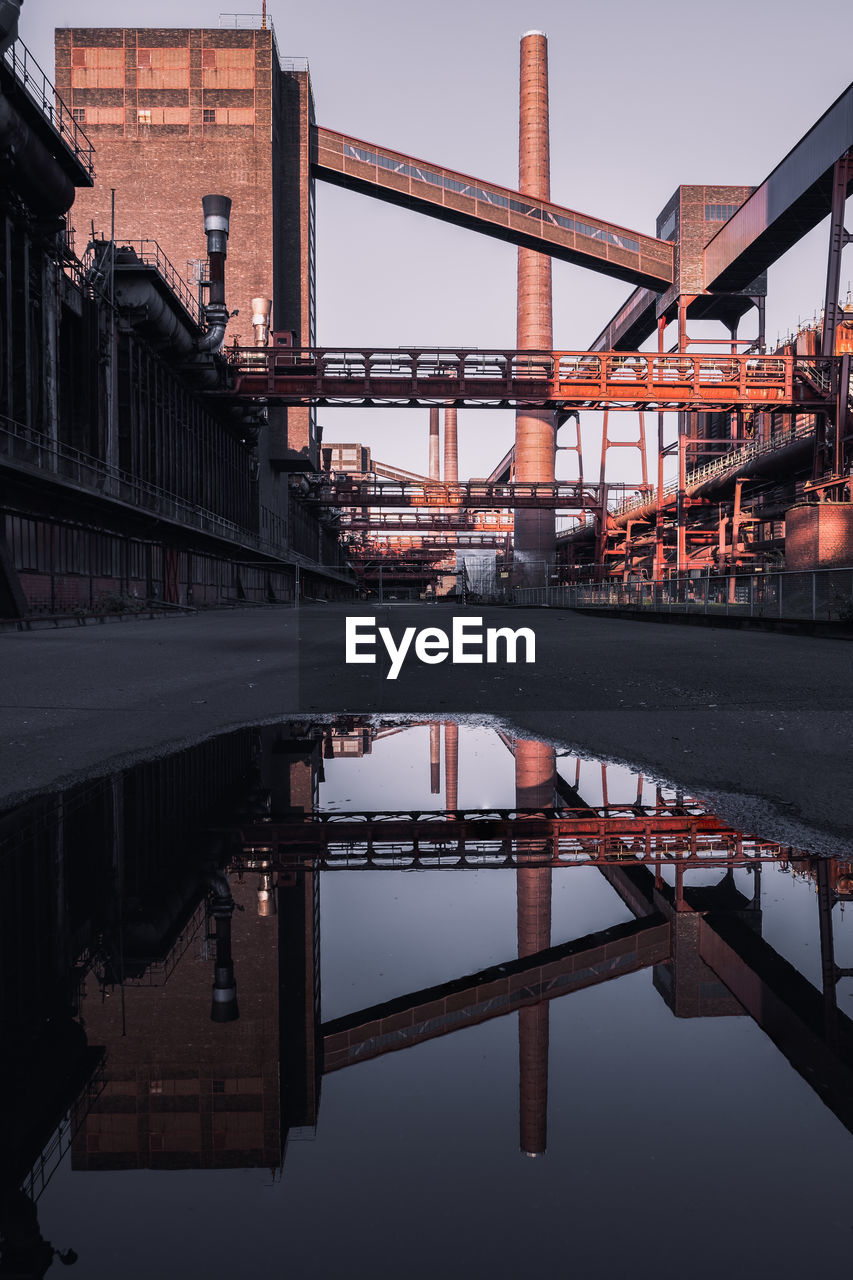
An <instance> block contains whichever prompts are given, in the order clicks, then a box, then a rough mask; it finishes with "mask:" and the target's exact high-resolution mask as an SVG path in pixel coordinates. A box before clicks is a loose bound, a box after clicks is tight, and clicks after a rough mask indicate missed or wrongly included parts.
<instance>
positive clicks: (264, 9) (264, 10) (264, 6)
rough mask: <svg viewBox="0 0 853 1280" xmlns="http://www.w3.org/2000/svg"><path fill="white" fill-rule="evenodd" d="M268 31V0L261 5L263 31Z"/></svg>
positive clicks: (264, 0)
mask: <svg viewBox="0 0 853 1280" xmlns="http://www.w3.org/2000/svg"><path fill="white" fill-rule="evenodd" d="M266 29H267V0H263V3H262V5H261V30H262V31H266Z"/></svg>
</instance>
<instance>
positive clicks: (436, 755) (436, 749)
mask: <svg viewBox="0 0 853 1280" xmlns="http://www.w3.org/2000/svg"><path fill="white" fill-rule="evenodd" d="M436 412H438V410H436ZM440 753H441V725H440V724H439V723H438V721H437V720H433V721H432V722H431V724H430V726H429V790H430V795H433V796H437V795H438V794H439V792H440V791H441V754H440Z"/></svg>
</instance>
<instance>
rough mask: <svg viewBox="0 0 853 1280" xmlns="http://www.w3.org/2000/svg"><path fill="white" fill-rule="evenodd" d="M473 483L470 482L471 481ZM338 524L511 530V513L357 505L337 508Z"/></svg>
mask: <svg viewBox="0 0 853 1280" xmlns="http://www.w3.org/2000/svg"><path fill="white" fill-rule="evenodd" d="M472 483H474V482H472ZM340 527H341V529H342V530H345V531H347V532H349V531H353V532H362V531H366V532H369V533H373V534H380V533H381V534H383V535H386V534H387V535H389V536H390V535H399V536H402V537H404V536H405V535H406V534H411V535H412V536H413V537H417V536H418V535H420V534H422V533H457V534H458V533H470V534H482V533H489V534H496V533H503V534H507V533H512V515H511V514H510V513H509V512H504V511H495V512H492V511H484V512H482V513H480V512H477V511H473V510H463V511H453V512H451V511H415V512H412V514H402V513H401V512H399V511H372V510H370V511H359V510H358V509H357V508H354V509H345V510H343V511H342V512H341V519H340Z"/></svg>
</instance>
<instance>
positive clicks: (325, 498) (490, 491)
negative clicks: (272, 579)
mask: <svg viewBox="0 0 853 1280" xmlns="http://www.w3.org/2000/svg"><path fill="white" fill-rule="evenodd" d="M303 478H304V479H305V482H306V484H308V485H309V491H308V493H307V494H306V495H305V496H304V500H305V502H306V503H309V502H313V503H317V504H319V505H320V506H325V507H359V508H362V507H363V508H368V507H418V508H430V507H437V508H447V507H450V508H455V509H457V510H459V509H467V508H470V509H480V510H486V511H490V510H494V509H495V508H499V507H515V508H519V507H529V508H536V507H542V508H546V509H549V508H550V509H554V508H557V509H567V510H568V509H571V510H587V509H588V510H596V509H597V508H598V506H599V504H600V501H601V498H600V492H601V490H600V486H599V485H597V484H578V483H576V482H574V481H570V482H568V483H563V482H561V481H555V482H554V483H553V484H524V483H522V482H521V481H514V482H513V483H512V484H488V483H487V482H486V481H485V480H469V481H467V483H465V484H429V483H427V484H389V483H383V482H382V481H381V480H377V479H360V480H359V479H351V478H349V477H341V478H340V479H339V478H337V477H335V478H332V479H329V478H328V477H327V476H324V475H318V476H308V477H300V483H301V481H302V479H303ZM610 488H612V489H613V491H614V492H619V491H620V490H621V491H625V490H628V489H630V490H631V491H633V488H634V486H632V485H621V486H620V485H612V486H610ZM442 514H443V513H442Z"/></svg>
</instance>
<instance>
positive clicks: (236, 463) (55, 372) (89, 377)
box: [0, 31, 353, 620]
mask: <svg viewBox="0 0 853 1280" xmlns="http://www.w3.org/2000/svg"><path fill="white" fill-rule="evenodd" d="M70 34H71V33H59V36H58V48H59V53H60V57H59V61H58V75H57V79H58V81H59V84H60V86H61V88H57V89H54V86H53V85H52V84H51V82H50V81H49V80H48V78H47V77H46V76H45V75H44V74H43V73H42V72H41V69H40V68H39V67H38V66H37V65H36V64H35V63H34V61H33V59H32V58H31V56H30V54H29V53H28V51H27V49H26V47H25V46H24V45H23V44H22V42H21V41H20V40H13V39H12V38H11V36H12V32H11V31H9V32H7V39H6V41H4V53H3V57H2V60H1V61H0V87H1V88H2V97H0V132H2V157H1V158H0V164H2V177H3V184H2V196H0V199H2V202H3V216H2V219H1V220H0V235H2V246H0V249H1V250H2V252H0V271H2V276H3V289H2V295H1V296H0V315H2V342H0V401H2V404H0V412H2V420H0V467H2V470H3V491H2V492H3V496H2V503H3V514H4V529H3V542H2V545H0V565H2V570H0V597H1V598H0V616H2V617H3V618H6V619H18V620H22V619H32V618H39V617H54V618H59V617H62V616H69V615H70V616H76V617H78V618H80V619H84V618H85V617H86V616H88V615H100V616H104V615H105V614H109V613H122V612H124V613H129V612H134V611H137V610H140V609H141V608H143V607H156V608H159V609H167V608H170V607H171V608H174V607H181V608H187V607H193V608H200V607H202V608H203V607H209V606H215V605H220V604H227V603H235V602H238V601H257V602H274V601H285V602H286V601H290V600H293V599H294V597H295V596H296V594H297V593H299V594H303V595H306V596H308V597H325V598H330V597H333V596H338V595H343V596H347V595H351V594H352V590H353V582H352V575H351V573H350V572H349V571H348V570H347V569H346V567H345V565H344V562H343V559H342V556H341V552H340V548H339V545H338V541H337V538H336V536H335V535H334V533H330V532H329V531H328V529H327V522H326V520H325V518H323V519H318V518H317V515H316V513H312V512H310V511H308V510H306V509H305V508H304V507H303V506H302V505H301V504H300V503H299V502H298V500H295V499H293V500H292V499H291V493H290V489H289V486H288V472H289V471H290V470H292V469H293V468H304V467H308V466H316V465H317V463H318V458H317V451H316V442H315V441H314V440H312V439H311V431H312V425H311V423H312V416H311V413H310V411H306V412H304V413H303V412H301V411H300V410H298V409H296V410H292V411H290V412H286V411H285V410H275V409H273V410H270V411H269V412H267V411H266V409H265V408H263V407H258V406H255V405H251V404H233V403H227V402H224V401H222V400H218V399H213V398H211V397H210V395H209V394H208V391H209V389H210V387H211V386H214V387H215V386H217V385H218V384H219V382H220V381H221V378H222V369H223V367H224V365H225V357H224V355H223V351H222V348H223V345H224V343H225V342H226V341H227V339H228V332H227V329H228V325H229V324H233V323H234V321H235V320H236V315H232V314H231V313H232V312H233V313H236V312H237V311H240V312H241V314H242V315H243V316H244V317H245V318H246V320H247V321H251V320H252V318H253V312H252V308H253V305H254V306H255V307H256V309H257V312H258V314H257V315H256V317H255V318H256V319H257V320H258V322H259V323H260V324H261V325H263V324H264V323H267V324H268V322H269V306H270V303H269V301H268V299H267V295H270V294H271V295H272V296H273V298H274V299H275V301H276V305H277V307H278V308H279V310H280V312H281V314H282V315H283V316H286V318H287V323H288V324H290V325H291V326H292V328H293V329H294V331H295V332H296V333H297V334H298V335H299V336H300V337H303V336H304V337H306V338H307V337H309V336H310V330H309V328H308V325H309V311H310V306H309V294H310V290H309V288H308V285H307V283H306V284H305V288H304V289H303V288H302V285H301V281H302V280H303V278H304V279H305V280H306V281H307V280H308V277H309V274H310V273H309V272H308V270H307V267H306V272H305V273H302V272H300V271H296V272H295V273H294V275H293V277H292V278H290V279H288V278H287V276H286V273H284V271H283V269H282V265H281V264H282V263H283V262H291V261H292V253H291V252H290V251H289V250H290V249H291V248H292V246H291V245H287V246H286V247H287V249H288V252H285V253H283V254H279V255H274V254H273V252H272V243H273V222H274V221H275V222H276V225H278V224H279V223H280V222H283V223H284V224H285V225H286V227H288V228H290V234H291V236H292V238H293V239H294V240H296V239H299V237H300V235H302V242H303V244H304V246H305V262H306V264H307V263H308V239H307V224H306V227H305V228H303V232H305V233H306V234H303V232H300V231H299V229H298V227H296V224H295V223H294V220H293V218H292V217H289V216H288V215H287V214H286V213H283V212H282V210H281V208H280V207H279V204H278V202H277V200H274V199H273V195H272V183H276V184H277V187H276V189H277V190H278V189H287V190H288V191H290V190H291V188H292V173H291V172H290V170H287V171H286V172H285V173H284V175H283V176H282V175H279V174H278V173H277V172H276V174H275V175H273V179H272V180H271V181H268V182H266V183H264V181H263V177H264V171H263V169H262V168H261V162H262V154H263V150H264V149H263V147H261V146H260V145H259V146H258V147H257V148H255V147H254V142H253V138H254V128H255V126H254V125H251V126H245V125H243V124H238V123H233V121H236V120H242V119H244V118H245V117H246V113H247V109H244V108H243V107H240V108H237V107H223V108H220V107H217V108H215V110H214V115H216V114H217V113H220V114H219V116H218V118H219V119H222V120H223V123H222V125H221V132H222V134H223V137H225V138H227V139H228V142H227V145H226V147H225V151H224V152H223V147H222V143H221V142H217V141H213V142H212V141H211V139H210V137H209V135H210V133H211V131H212V126H208V130H207V131H208V137H207V139H206V141H204V142H202V140H201V139H197V138H195V137H190V136H189V130H190V126H189V125H186V126H184V127H183V132H184V133H185V134H187V135H188V136H187V139H186V145H187V146H188V147H189V148H195V149H196V150H198V148H199V145H201V152H200V154H201V155H203V159H202V160H199V158H198V156H197V157H196V162H195V164H194V166H193V168H194V170H195V171H196V174H197V178H196V181H195V183H194V184H192V188H191V190H189V189H188V190H187V192H186V199H185V202H184V204H183V205H182V206H180V207H179V206H178V205H177V203H175V202H173V201H171V200H168V199H167V202H166V204H165V205H158V206H156V207H153V208H152V207H151V206H150V204H149V203H148V202H147V201H146V192H151V191H161V190H162V189H163V184H162V173H165V172H167V171H171V172H174V173H175V174H180V175H186V174H187V173H188V172H189V171H190V168H191V166H190V165H189V163H188V158H187V160H186V161H184V160H181V161H179V162H176V159H175V156H174V155H172V156H167V155H166V154H165V153H163V166H164V167H163V170H162V173H161V171H160V170H159V169H158V170H157V172H158V173H160V177H158V179H157V181H156V182H152V180H151V173H152V168H151V166H152V165H153V164H158V165H159V164H160V163H161V162H160V161H156V160H152V159H151V158H150V156H148V155H146V154H144V153H145V152H146V149H148V150H150V148H147V142H146V136H145V135H146V133H150V132H151V130H153V129H154V128H155V126H154V125H153V124H152V125H142V124H140V123H139V120H141V119H148V118H150V119H151V120H154V119H156V120H157V121H158V125H157V127H159V128H161V129H162V130H164V131H165V137H167V138H169V139H170V142H171V145H172V146H173V147H174V146H179V145H180V142H179V140H178V139H177V138H175V136H174V135H175V133H176V132H177V133H178V134H180V133H181V126H180V125H177V124H174V123H171V121H172V120H173V118H178V117H180V118H183V116H186V115H187V111H188V109H187V110H184V111H183V114H182V112H181V111H180V110H178V109H177V108H172V107H157V108H153V115H152V109H150V108H148V107H145V108H144V109H143V108H141V109H140V110H139V111H137V109H136V107H134V110H133V121H134V136H133V139H132V143H129V144H128V145H130V146H132V147H133V148H135V149H136V150H135V152H134V154H133V155H132V156H131V155H128V154H127V153H126V152H122V156H123V157H124V159H123V163H124V169H125V172H124V175H123V176H122V174H121V173H120V172H119V169H120V167H121V163H122V158H121V157H120V156H116V148H118V147H119V146H120V145H121V146H122V147H123V146H124V137H123V135H124V125H123V124H122V125H119V124H117V123H115V121H116V119H117V110H118V109H117V108H116V106H115V101H116V94H118V96H119V98H123V96H124V93H125V90H124V88H119V89H116V88H114V87H113V88H110V87H104V86H111V85H112V86H114V85H115V84H116V82H117V80H118V79H119V78H120V77H123V76H124V66H125V61H126V62H127V65H128V67H130V66H132V68H133V80H134V84H136V81H137V76H138V77H139V80H140V87H139V89H138V95H140V96H138V101H139V102H143V103H146V102H148V101H149V99H150V96H151V93H154V94H155V96H156V93H157V92H158V91H157V90H149V89H146V88H144V87H143V86H144V83H145V81H146V79H147V82H148V83H149V84H163V83H167V84H170V85H171V84H173V83H174V82H175V81H176V77H177V78H178V79H179V78H180V74H181V72H180V67H179V66H177V67H176V63H175V55H174V50H172V51H171V52H170V51H169V50H168V49H166V50H165V51H164V48H163V40H162V38H161V39H160V40H159V43H158V42H157V41H155V40H154V39H153V37H152V39H151V40H150V41H149V44H150V45H151V46H152V47H151V48H149V49H148V50H147V52H145V51H144V52H143V53H141V54H139V53H138V51H137V48H136V46H134V48H133V50H132V51H131V50H129V49H128V50H127V51H125V48H124V42H123V41H124V38H123V34H122V33H119V40H120V45H118V46H117V45H116V41H115V33H110V32H101V31H98V32H92V33H89V34H88V35H87V36H86V38H85V40H87V41H88V43H86V42H85V41H80V40H79V39H78V40H77V41H76V43H72V41H71V39H70ZM255 34H257V35H258V37H259V39H258V40H257V42H256V43H257V45H258V48H257V50H255V49H254V43H255V40H254V35H255ZM234 35H235V36H236V42H237V45H238V48H237V49H236V50H231V53H233V54H234V55H235V57H234V58H232V62H231V64H228V65H229V66H231V65H232V64H234V62H235V61H236V64H237V66H238V69H240V70H239V74H240V75H241V76H242V77H243V79H245V78H246V75H247V74H248V75H250V76H251V77H254V75H255V71H254V63H253V65H252V66H251V67H249V69H248V72H247V71H246V68H245V66H244V65H243V64H242V63H240V56H242V57H243V58H244V59H245V55H246V53H247V52H248V54H249V55H250V56H251V57H252V58H253V59H255V60H256V62H257V64H258V67H261V66H262V65H263V64H264V60H265V63H266V74H267V87H266V99H264V93H263V91H262V90H261V89H260V87H258V89H257V91H256V90H255V89H252V90H251V95H252V96H253V101H255V102H256V103H257V105H256V106H253V107H252V110H251V113H250V114H252V116H253V118H254V117H255V115H256V114H257V117H258V119H260V118H261V117H262V116H263V112H264V111H265V112H266V130H265V133H266V161H267V170H266V176H267V178H269V177H270V174H271V173H272V168H271V165H272V160H271V156H272V155H273V154H275V155H276V156H280V155H282V154H283V152H284V151H285V150H286V147H283V146H279V145H278V143H279V134H278V132H276V147H275V150H274V152H273V149H272V147H271V142H270V118H271V117H270V113H271V110H272V109H273V100H274V106H275V110H276V111H277V113H278V114H277V116H276V120H277V121H278V122H279V124H280V127H281V129H282V131H286V129H287V128H288V127H290V128H291V129H292V128H293V124H292V121H293V118H294V117H296V118H298V116H299V112H300V111H302V112H303V113H307V112H308V110H309V105H308V94H309V87H308V82H307V75H306V74H305V73H292V74H288V75H285V74H284V73H283V72H282V73H281V74H279V72H278V68H277V62H276V63H275V78H274V79H273V65H274V64H273V62H272V53H273V50H272V45H271V39H272V37H271V33H270V32H266V33H249V35H250V40H249V47H248V50H247V48H246V45H245V41H244V42H243V43H242V44H241V40H242V39H243V37H244V36H245V33H234ZM263 36H265V38H266V39H265V43H264V40H262V39H260V37H263ZM63 53H64V55H65V57H64V61H63V57H62V55H63ZM119 53H120V57H119ZM202 56H204V51H202V50H199V58H201V57H202ZM228 56H230V53H229V52H228V51H226V58H227V57H228ZM140 57H141V58H142V63H141V64H139V66H138V63H139V58H140ZM117 58H118V61H117ZM146 58H147V60H148V61H147V63H146ZM193 58H194V59H195V52H194V53H193ZM213 58H214V63H215V58H216V54H215V53H214V55H213ZM189 59H190V52H189V49H188V48H185V50H184V70H183V74H184V77H185V78H186V77H187V76H188V74H189V72H188V68H189ZM194 65H195V62H194ZM208 65H212V66H213V64H210V60H209V58H208V60H207V61H206V62H205V68H206V71H205V74H207V67H208ZM142 68H145V69H144V70H143V69H142ZM128 74H130V73H128ZM199 74H201V73H200V72H199ZM213 74H214V79H215V78H216V76H217V75H218V76H219V79H220V80H221V81H222V82H224V83H225V84H226V85H227V84H228V83H230V80H229V76H230V75H231V74H232V72H231V71H220V72H216V70H215V66H213ZM258 75H259V77H260V71H259V72H258ZM135 92H137V91H136V90H135ZM159 92H162V93H164V94H165V95H166V100H167V101H170V102H171V101H174V99H175V95H176V94H178V91H177V90H176V89H174V88H167V89H163V90H160V91H159ZM235 93H236V94H237V97H238V98H240V100H241V101H242V97H241V93H242V95H243V97H245V93H244V92H243V91H237V90H231V89H228V88H226V89H224V90H223V91H222V94H224V100H226V101H231V100H232V99H233V96H234V94H235ZM77 95H82V99H83V102H84V103H85V104H86V105H83V106H81V105H79V104H78V101H77ZM229 95H230V97H229ZM219 96H220V97H221V96H222V95H219ZM186 97H187V90H184V98H185V99H186ZM93 101H97V102H99V103H100V105H99V106H95V105H92V104H93ZM136 101H137V98H134V102H136ZM264 103H265V105H263V104H264ZM128 110H129V108H128ZM146 112H147V115H146ZM118 114H121V112H118ZM204 114H205V112H204V110H203V109H200V110H199V113H198V116H199V120H201V119H202V118H203V116H204ZM193 119H195V116H193ZM164 120H168V121H169V123H163V121H164ZM288 121H290V122H291V123H290V125H289V126H288V124H287V122H288ZM282 122H283V123H282ZM276 128H277V130H278V128H279V125H277V126H276ZM235 130H236V131H237V133H238V135H241V136H242V135H245V134H248V140H247V146H248V150H249V151H251V152H252V155H251V157H247V156H245V155H241V156H240V157H239V162H238V163H237V164H233V163H232V164H231V165H230V167H229V166H228V165H227V164H226V163H225V160H224V155H225V154H227V155H230V156H232V157H233V155H234V154H235V146H236V140H235V138H234V131H235ZM298 132H299V130H298V128H297V133H298ZM162 141H163V139H161V140H160V144H159V145H162ZM102 142H108V143H109V145H108V146H107V147H103V148H102V145H101V144H102ZM111 156H112V157H113V159H112V161H110V157H111ZM238 173H242V174H243V181H242V184H241V182H240V179H239V176H238ZM134 175H135V177H134ZM264 192H265V193H266V197H267V204H266V205H265V206H264V205H263V204H262V196H263V193H264ZM212 193H221V195H220V196H217V195H214V194H212ZM203 197H206V207H205V211H204V215H203V208H202V198H203ZM256 206H257V207H256ZM229 207H233V208H234V209H235V211H237V210H239V212H238V213H236V217H237V219H238V222H237V223H236V224H235V225H229V219H228V210H229ZM167 208H168V209H170V210H171V212H172V214H173V216H172V217H171V218H168V217H166V214H165V210H166V209H167ZM119 219H121V220H122V221H121V223H120V222H119ZM262 225H264V226H266V227H267V247H266V253H265V254H264V253H263V252H261V253H260V254H259V253H258V247H259V246H262V245H263V240H262V236H261V232H260V227H261V226H262ZM237 226H239V227H240V228H241V229H240V231H239V232H238V231H237V229H236V227H237ZM211 237H212V238H211ZM211 246H214V247H213V248H212V247H211ZM190 259H193V262H192V263H191V265H190V267H189V268H188V266H187V264H188V262H189V261H190ZM226 260H227V267H226ZM249 263H251V264H253V267H252V269H253V270H255V271H256V274H255V275H251V283H250V271H249V266H248V264H249ZM226 270H227V279H226V278H225V272H226ZM232 276H233V279H232ZM288 290H289V292H288ZM243 292H248V293H249V294H250V295H251V296H249V297H247V298H246V299H245V300H244V298H243ZM255 295H257V296H255ZM288 308H292V309H291V310H288Z"/></svg>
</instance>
